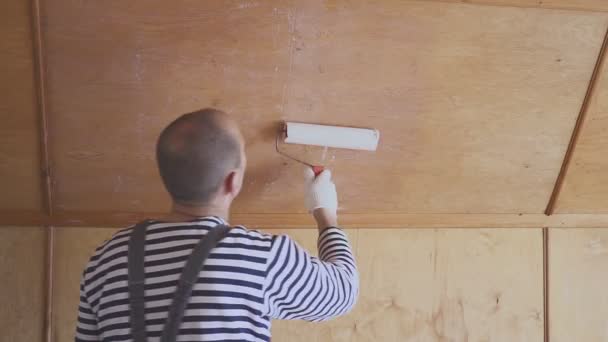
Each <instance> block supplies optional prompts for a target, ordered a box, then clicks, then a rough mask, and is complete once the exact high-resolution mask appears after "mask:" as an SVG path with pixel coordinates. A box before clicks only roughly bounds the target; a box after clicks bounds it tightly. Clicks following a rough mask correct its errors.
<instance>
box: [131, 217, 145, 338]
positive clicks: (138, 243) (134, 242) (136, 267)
mask: <svg viewBox="0 0 608 342" xmlns="http://www.w3.org/2000/svg"><path fill="white" fill-rule="evenodd" d="M147 227H148V221H144V222H140V223H138V224H137V225H136V226H135V228H133V231H132V232H131V237H130V238H129V250H128V253H129V254H128V267H129V268H128V272H129V273H128V278H129V307H130V308H129V309H130V318H131V335H132V336H133V342H146V316H145V312H144V280H145V270H144V255H145V244H146V228H147Z"/></svg>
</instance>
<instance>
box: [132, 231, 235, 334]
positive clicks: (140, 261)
mask: <svg viewBox="0 0 608 342" xmlns="http://www.w3.org/2000/svg"><path fill="white" fill-rule="evenodd" d="M147 225H148V224H147V223H145V224H141V226H142V227H140V224H138V225H137V226H136V227H135V230H134V231H133V234H132V235H131V239H130V240H129V296H130V297H129V298H130V300H129V303H130V304H131V329H132V331H133V333H132V334H133V341H134V342H145V341H146V323H145V315H144V282H143V280H144V275H145V272H144V258H143V256H144V245H145V234H146V227H147ZM138 230H139V232H137V233H136V231H138ZM229 230H230V226H226V225H222V224H220V225H217V226H215V227H213V228H211V230H210V231H209V232H208V233H207V234H206V235H205V236H204V237H202V238H201V239H200V241H199V242H198V244H197V245H196V246H195V247H194V249H193V250H192V254H190V258H188V261H187V262H186V265H185V266H184V270H183V271H182V274H181V276H180V279H179V283H178V285H177V289H176V291H175V295H174V296H173V302H172V303H171V307H170V308H169V315H168V316H167V321H166V322H165V326H164V329H163V334H162V336H161V340H160V341H161V342H174V341H176V340H177V335H178V333H179V327H180V325H181V323H182V318H183V316H184V313H185V311H186V306H187V305H188V301H189V300H190V295H191V294H192V288H193V287H194V284H196V282H197V281H198V276H199V272H200V271H201V270H202V269H203V265H204V263H205V259H207V257H208V256H209V254H210V253H211V250H212V249H213V248H214V247H215V246H217V244H218V243H219V241H220V240H221V239H223V238H224V237H225V236H226V235H227V234H228V231H229ZM132 247H135V248H134V249H133V252H132V249H131V248H132ZM136 262H137V264H136ZM136 269H137V270H136ZM132 271H134V273H133V275H134V276H133V277H132V276H131V274H132ZM139 279H141V282H138V280H139ZM140 284H141V285H140ZM135 291H137V292H135Z"/></svg>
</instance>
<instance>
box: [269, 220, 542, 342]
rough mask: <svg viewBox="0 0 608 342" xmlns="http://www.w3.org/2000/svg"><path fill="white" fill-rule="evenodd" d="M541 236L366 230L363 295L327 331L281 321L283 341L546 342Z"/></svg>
mask: <svg viewBox="0 0 608 342" xmlns="http://www.w3.org/2000/svg"><path fill="white" fill-rule="evenodd" d="M540 237H541V234H540V231H539V230H508V231H506V230H435V231H430V230H426V231H424V230H404V231H399V230H374V231H369V230H360V231H358V232H357V234H356V241H357V242H358V244H357V260H358V263H359V267H360V272H361V295H360V299H359V303H358V305H357V307H356V309H355V310H354V312H353V313H352V314H351V315H350V316H348V317H345V318H341V319H338V320H335V321H331V322H329V323H325V324H321V325H312V324H309V323H300V322H281V321H277V322H275V323H274V326H273V329H274V330H273V338H274V339H276V340H277V341H306V342H311V341H315V342H316V341H387V342H389V341H395V342H397V341H399V342H401V341H505V342H506V341H542V337H543V333H542V326H543V315H542V266H541V265H542V251H541V239H540Z"/></svg>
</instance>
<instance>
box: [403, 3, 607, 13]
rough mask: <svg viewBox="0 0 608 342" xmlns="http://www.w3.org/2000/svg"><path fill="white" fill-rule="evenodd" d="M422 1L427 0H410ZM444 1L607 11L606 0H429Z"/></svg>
mask: <svg viewBox="0 0 608 342" xmlns="http://www.w3.org/2000/svg"><path fill="white" fill-rule="evenodd" d="M412 1H424V2H428V1H429V0H412ZM430 1H435V2H445V3H460V4H469V5H486V6H499V7H518V8H538V9H547V10H554V9H560V10H569V11H589V12H607V11H608V1H605V0H543V1H539V0H430Z"/></svg>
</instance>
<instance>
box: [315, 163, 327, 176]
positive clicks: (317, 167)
mask: <svg viewBox="0 0 608 342" xmlns="http://www.w3.org/2000/svg"><path fill="white" fill-rule="evenodd" d="M323 170H325V167H323V165H313V166H312V172H314V174H315V177H317V176H318V175H320V174H321V172H323Z"/></svg>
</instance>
